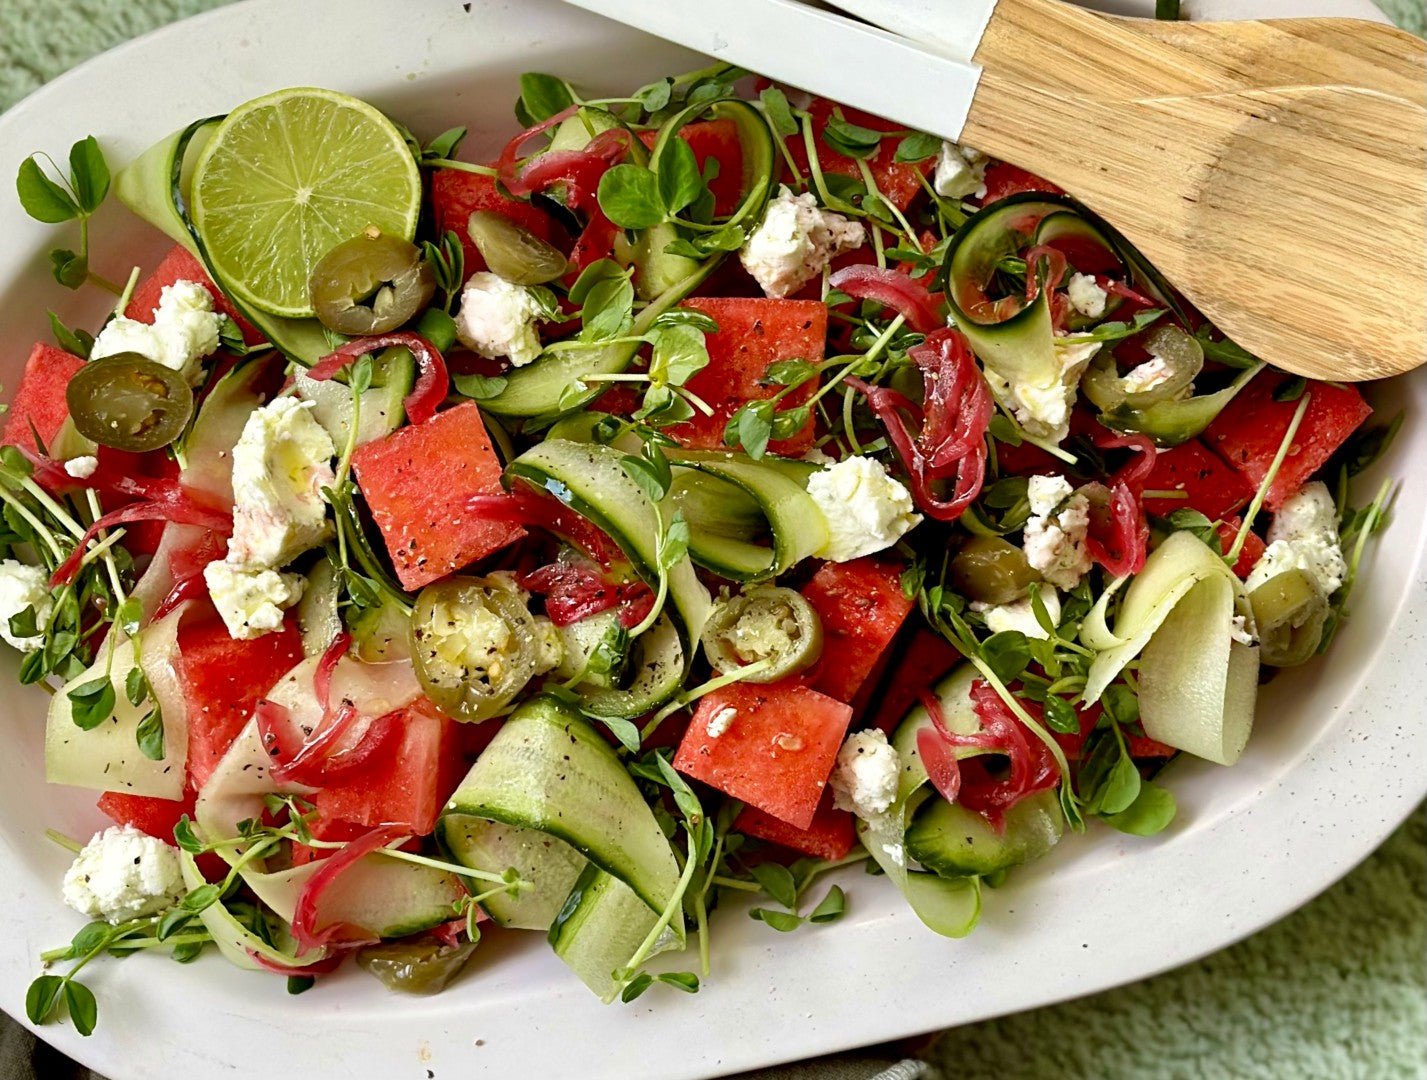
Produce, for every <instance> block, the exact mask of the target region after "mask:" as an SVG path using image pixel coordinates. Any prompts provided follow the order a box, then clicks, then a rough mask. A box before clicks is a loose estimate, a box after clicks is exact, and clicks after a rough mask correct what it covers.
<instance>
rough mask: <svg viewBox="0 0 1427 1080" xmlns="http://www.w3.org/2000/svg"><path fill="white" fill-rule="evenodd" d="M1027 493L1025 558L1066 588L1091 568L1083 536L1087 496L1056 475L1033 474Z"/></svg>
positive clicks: (1087, 513)
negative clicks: (1029, 515) (1027, 510)
mask: <svg viewBox="0 0 1427 1080" xmlns="http://www.w3.org/2000/svg"><path fill="white" fill-rule="evenodd" d="M1027 496H1028V498H1029V500H1030V504H1031V517H1030V520H1029V521H1027V522H1026V529H1025V534H1024V535H1023V537H1022V541H1021V544H1022V547H1024V548H1025V552H1026V561H1027V562H1029V563H1030V564H1031V566H1032V567H1034V568H1035V569H1036V570H1038V571H1040V575H1041V577H1043V578H1045V579H1046V580H1047V581H1048V582H1050V583H1051V584H1052V585H1054V586H1056V587H1057V588H1060V589H1064V590H1065V591H1066V592H1069V591H1070V590H1072V589H1074V588H1075V587H1076V586H1077V585H1079V584H1080V579H1081V578H1083V577H1084V576H1085V575H1086V574H1087V573H1089V572H1090V552H1089V550H1088V549H1087V548H1086V546H1085V537H1086V534H1087V532H1088V531H1089V529H1090V500H1089V499H1087V498H1086V497H1085V496H1084V495H1082V494H1080V493H1078V492H1076V491H1075V490H1074V489H1073V488H1071V486H1070V484H1069V482H1068V481H1066V480H1065V479H1064V478H1063V477H1059V476H1032V477H1031V479H1030V486H1029V488H1028V490H1027Z"/></svg>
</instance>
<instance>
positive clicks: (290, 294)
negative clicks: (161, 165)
mask: <svg viewBox="0 0 1427 1080" xmlns="http://www.w3.org/2000/svg"><path fill="white" fill-rule="evenodd" d="M420 213H421V177H420V174H419V172H418V171H417V167H416V162H415V160H414V159H413V158H412V156H411V151H410V150H409V149H408V148H407V146H406V143H405V141H404V140H403V138H402V135H401V132H400V131H399V130H397V128H396V126H395V125H394V124H393V123H392V122H391V121H390V120H388V119H387V118H386V117H385V116H383V115H382V114H381V113H380V112H378V111H377V110H376V109H374V108H373V107H372V106H370V105H368V104H367V103H366V102H364V101H358V100H357V99H356V98H352V97H347V96H346V95H345V94H338V93H336V92H334V91H331V90H321V89H313V88H305V87H304V88H297V89H291V90H279V91H277V92H276V93H272V94H268V95H267V96H265V97H260V98H255V99H254V100H252V101H249V102H248V103H247V104H245V105H240V106H239V107H238V108H236V109H234V110H233V111H232V112H231V113H229V114H228V116H227V118H226V119H225V120H224V121H223V122H222V123H221V124H220V125H219V126H218V129H217V131H215V132H214V134H213V137H212V139H211V140H210V141H209V142H208V145H207V146H205V147H204V148H203V153H202V156H201V157H200V158H199V160H198V163H197V165H196V166H195V168H194V176H193V196H192V216H193V222H194V225H195V226H196V227H197V229H198V232H199V235H200V236H201V237H202V239H203V246H204V249H205V250H206V252H207V255H208V259H209V262H210V264H211V266H212V268H213V270H214V272H215V274H216V275H217V277H218V278H219V284H220V287H223V288H224V289H225V291H228V292H229V293H231V294H232V295H233V296H234V299H236V300H238V301H239V302H240V303H248V304H251V305H252V306H253V307H255V308H258V309H259V310H261V311H265V312H268V313H269V314H272V315H282V316H286V317H288V318H302V317H305V316H309V315H311V314H312V313H313V310H312V304H311V301H310V299H309V297H308V279H309V278H310V276H311V274H312V269H313V267H315V266H316V265H317V263H318V261H319V260H321V258H322V257H323V256H324V255H326V254H327V252H329V251H331V250H332V248H334V247H336V246H337V245H338V244H340V243H342V242H343V241H344V240H350V239H352V237H354V236H356V235H358V234H359V233H361V232H362V231H363V230H364V229H366V228H367V227H368V226H376V227H377V228H378V229H380V230H381V231H382V232H383V233H386V234H387V235H390V236H400V237H402V238H404V239H407V240H410V239H411V238H412V236H413V235H414V234H415V232H416V222H417V218H418V217H419V216H420Z"/></svg>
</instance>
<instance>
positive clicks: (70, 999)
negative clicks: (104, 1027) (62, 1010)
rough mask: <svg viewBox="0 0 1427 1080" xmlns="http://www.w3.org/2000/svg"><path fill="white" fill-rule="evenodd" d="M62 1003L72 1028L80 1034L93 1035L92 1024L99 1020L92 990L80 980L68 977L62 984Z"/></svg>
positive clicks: (97, 1007) (96, 1003)
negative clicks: (72, 1025)
mask: <svg viewBox="0 0 1427 1080" xmlns="http://www.w3.org/2000/svg"><path fill="white" fill-rule="evenodd" d="M64 1003H65V1006H66V1007H67V1008H68V1009H69V1018H70V1020H71V1021H73V1023H74V1030H75V1031H77V1032H79V1033H80V1034H81V1035H93V1034H94V1025H95V1024H97V1023H98V1022H99V1003H98V1002H97V1001H95V1000H94V992H93V991H92V990H90V989H89V987H87V986H85V985H84V984H83V983H82V982H77V981H75V980H74V979H69V980H67V981H66V982H65V984H64Z"/></svg>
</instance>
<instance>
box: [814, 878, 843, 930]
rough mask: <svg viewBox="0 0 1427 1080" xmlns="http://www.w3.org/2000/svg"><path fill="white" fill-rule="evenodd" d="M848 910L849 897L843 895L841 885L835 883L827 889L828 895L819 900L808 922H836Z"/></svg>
mask: <svg viewBox="0 0 1427 1080" xmlns="http://www.w3.org/2000/svg"><path fill="white" fill-rule="evenodd" d="M846 910H847V897H846V896H844V895H843V892H842V888H841V886H838V885H834V886H833V887H832V888H830V889H829V890H828V891H827V895H826V896H824V897H823V898H822V899H821V900H820V901H818V906H817V907H815V908H813V910H812V913H811V914H810V915H809V916H808V922H815V923H829V922H836V921H837V920H838V919H840V918H842V916H843V913H844V912H845V911H846Z"/></svg>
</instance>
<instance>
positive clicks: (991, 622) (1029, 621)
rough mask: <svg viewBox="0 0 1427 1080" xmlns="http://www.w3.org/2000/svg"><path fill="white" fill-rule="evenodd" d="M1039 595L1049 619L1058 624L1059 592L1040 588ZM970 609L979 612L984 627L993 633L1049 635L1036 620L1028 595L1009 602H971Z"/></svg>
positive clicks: (1031, 635)
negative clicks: (984, 621) (984, 622)
mask: <svg viewBox="0 0 1427 1080" xmlns="http://www.w3.org/2000/svg"><path fill="white" fill-rule="evenodd" d="M1040 596H1041V603H1043V604H1044V605H1045V613H1046V614H1047V615H1049V616H1050V621H1051V622H1052V623H1055V624H1056V625H1057V626H1058V625H1060V594H1059V593H1058V592H1056V591H1055V590H1054V589H1042V590H1041V593H1040ZM971 609H972V610H973V611H979V612H981V614H982V618H984V619H985V620H986V629H987V630H990V631H991V633H993V634H999V633H1001V632H1002V631H1003V630H1019V631H1020V632H1021V633H1023V634H1025V635H1026V637H1028V638H1048V637H1050V635H1049V634H1047V633H1046V632H1045V628H1044V627H1042V626H1041V624H1040V623H1039V622H1038V621H1037V620H1036V612H1035V608H1034V607H1033V606H1032V604H1031V598H1030V597H1029V596H1023V597H1021V599H1019V600H1015V601H1013V602H1011V603H1009V604H996V605H992V604H979V603H973V604H972V605H971Z"/></svg>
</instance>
